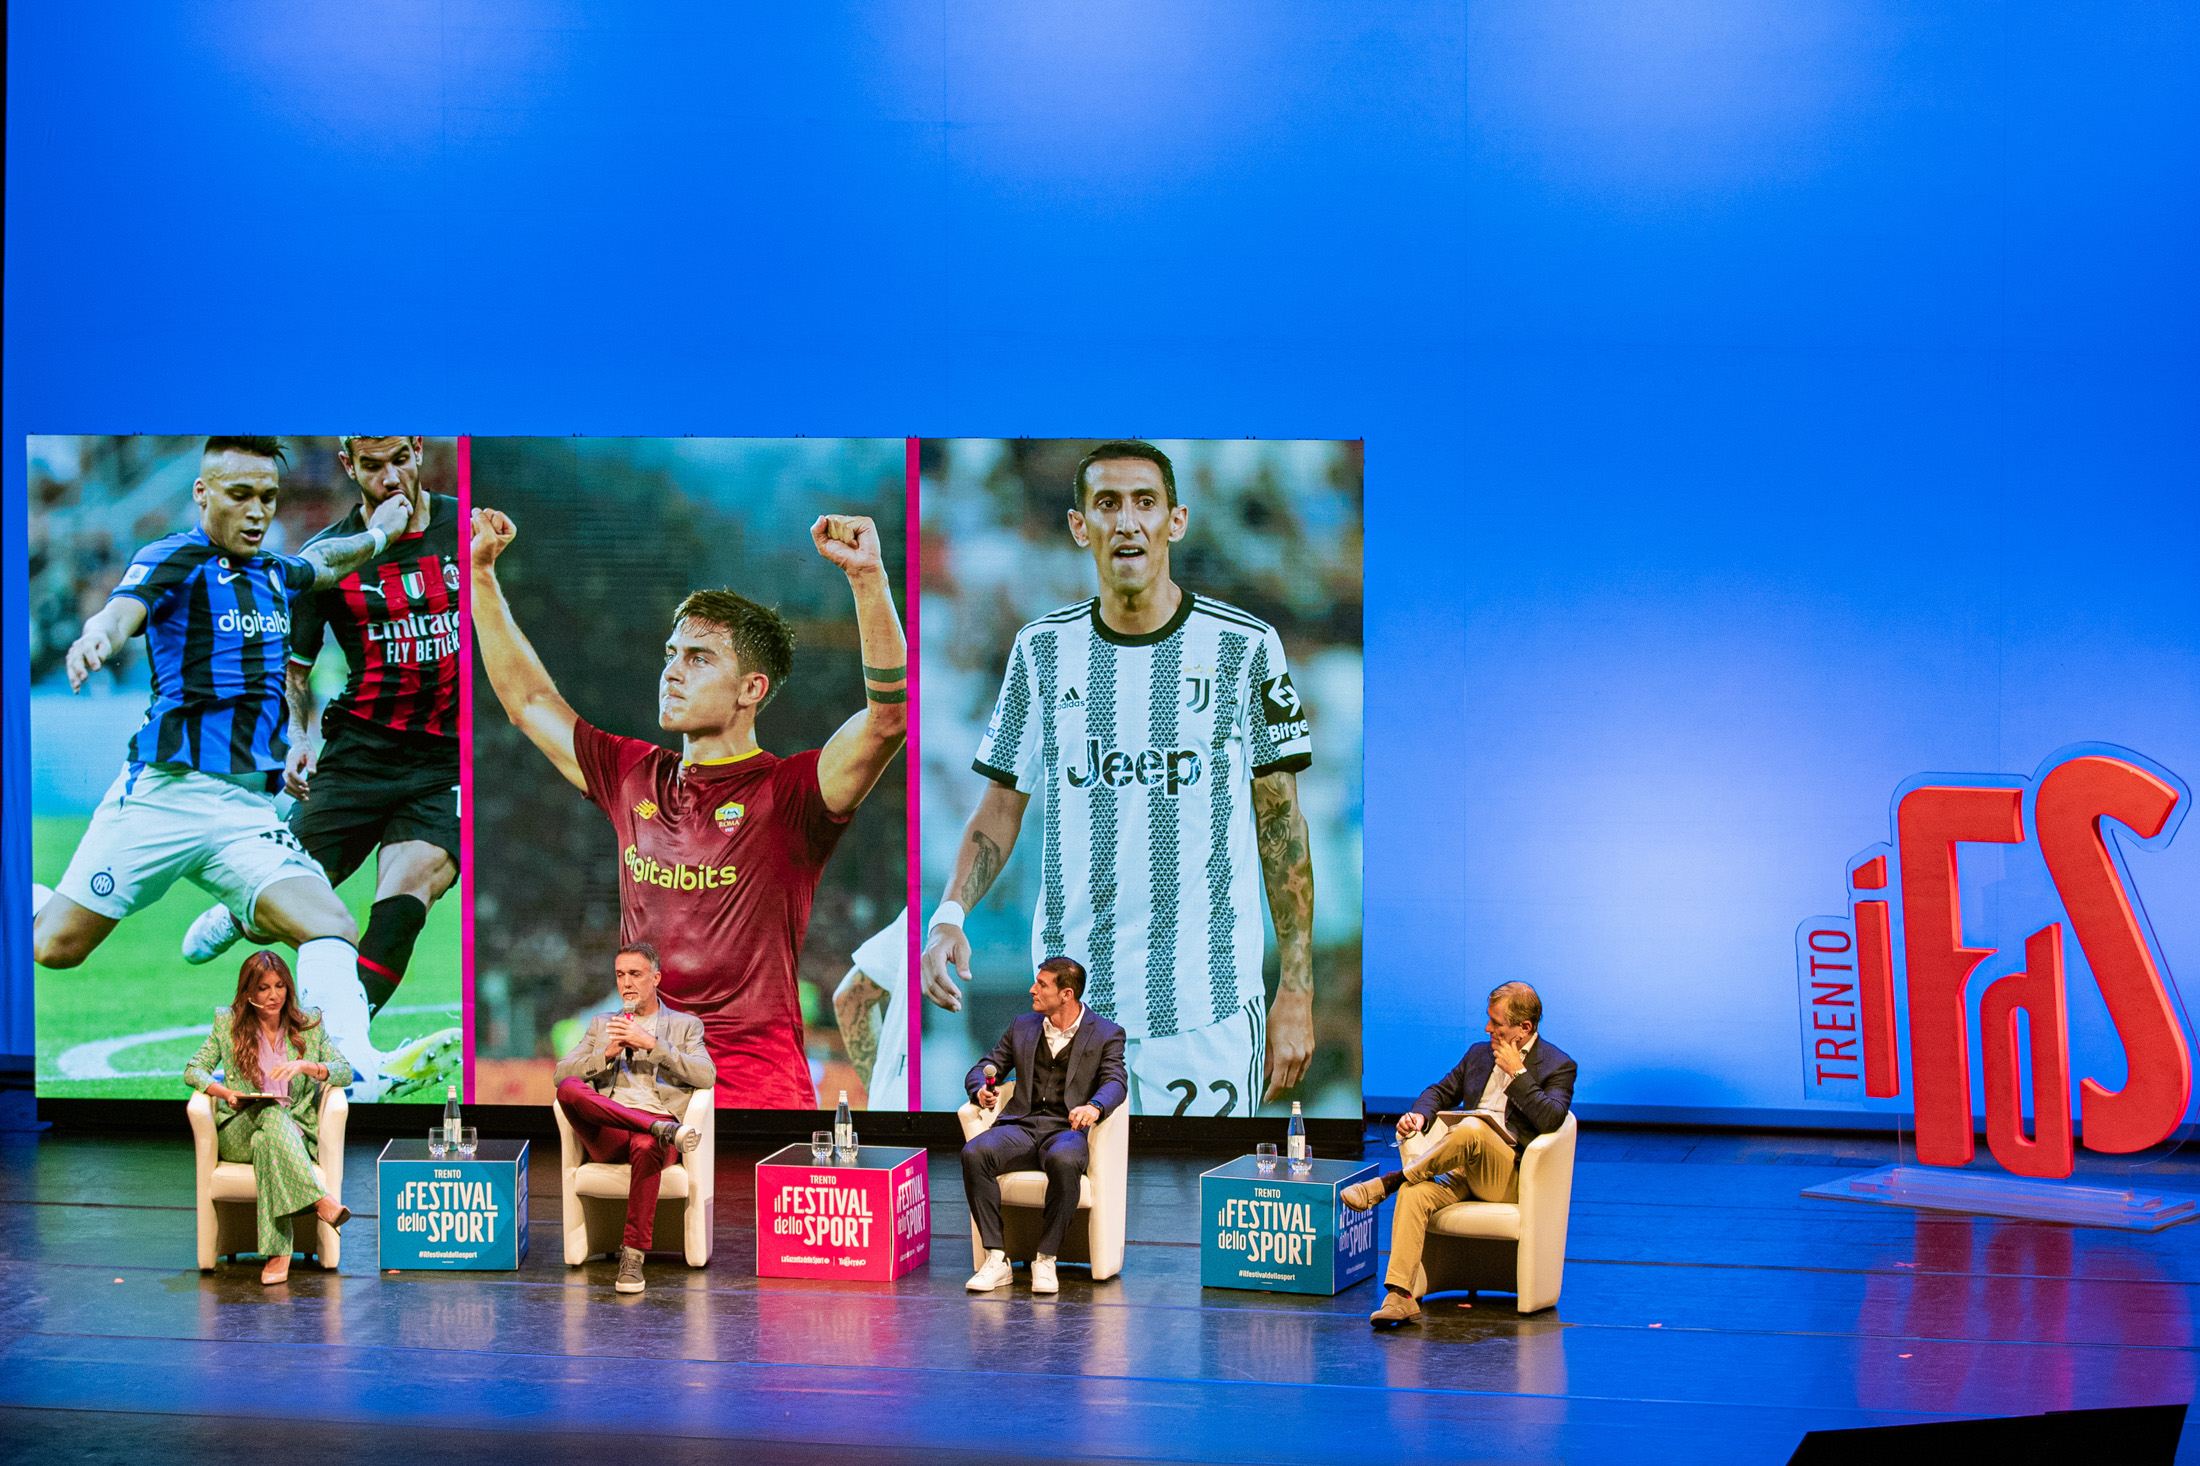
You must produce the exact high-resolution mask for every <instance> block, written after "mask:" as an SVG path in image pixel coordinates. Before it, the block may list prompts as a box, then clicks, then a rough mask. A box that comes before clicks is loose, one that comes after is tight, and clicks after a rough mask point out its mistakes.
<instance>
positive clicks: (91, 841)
mask: <svg viewBox="0 0 2200 1466" xmlns="http://www.w3.org/2000/svg"><path fill="white" fill-rule="evenodd" d="M292 876H311V877H313V878H314V879H315V880H317V881H320V882H322V883H323V884H324V885H325V884H326V883H327V881H328V873H327V872H325V871H323V870H322V869H321V866H320V863H319V862H318V861H316V860H314V859H313V857H312V856H310V855H307V854H306V852H305V847H304V846H302V845H300V844H299V843H298V837H297V836H295V835H293V834H291V833H290V827H289V826H288V825H285V824H284V823H283V821H282V818H281V816H279V815H278V814H277V813H276V812H275V799H274V796H273V795H269V794H260V793H255V792H254V791H252V790H250V789H242V788H239V787H238V786H237V785H235V784H232V783H230V782H229V781H228V780H226V779H217V778H215V777H214V776H213V775H211V774H202V773H200V772H199V771H198V770H196V769H186V768H181V767H178V766H177V765H174V764H145V765H141V766H137V767H134V768H133V767H125V768H124V769H123V771H122V772H121V774H119V775H118V776H116V778H115V781H114V783H113V784H111V785H109V786H108V789H107V797H106V798H105V799H102V800H101V801H100V802H99V809H98V810H97V811H96V812H94V814H93V815H92V823H91V826H90V828H88V829H87V830H85V832H84V838H83V839H82V840H80V841H78V842H77V846H76V854H75V855H74V856H73V857H71V858H70V860H69V869H68V873H67V874H66V875H64V876H62V877H61V882H60V884H59V885H57V886H55V887H54V889H55V890H56V891H58V892H59V893H60V894H61V895H64V896H66V897H68V898H69V899H70V900H71V901H74V902H75V903H76V904H77V905H79V906H81V907H83V908H84V909H85V910H86V911H92V912H97V913H98V914H99V915H101V916H105V917H110V918H112V919H114V920H116V921H120V920H121V919H122V918H123V917H125V916H128V915H129V914H130V913H131V912H133V911H142V910H144V909H145V908H146V907H148V906H150V905H152V904H153V903H154V902H155V901H158V900H159V899H160V898H161V897H163V896H165V895H167V894H168V888H169V887H170V886H172V885H174V884H175V883H176V880H177V878H178V877H183V878H185V879H188V880H190V881H191V882H192V883H193V884H195V885H197V886H199V887H201V888H202V889H204V890H205V892H206V893H207V894H208V895H210V896H212V897H213V898H214V899H215V900H217V901H219V902H221V903H222V904H223V905H224V906H227V907H228V908H229V909H230V911H231V912H232V913H233V914H234V915H235V916H236V917H237V919H238V920H239V921H240V922H242V923H243V924H245V925H246V926H250V925H251V924H252V909H253V907H254V906H256V905H258V904H259V900H260V893H261V892H263V891H265V890H266V889H267V888H268V887H269V886H272V885H274V884H275V883H276V882H277V881H284V880H289V879H290V878H291V877H292Z"/></svg>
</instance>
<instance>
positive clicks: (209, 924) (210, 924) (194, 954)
mask: <svg viewBox="0 0 2200 1466" xmlns="http://www.w3.org/2000/svg"><path fill="white" fill-rule="evenodd" d="M243 935H244V933H243V932H242V931H240V930H239V929H238V927H237V918H236V915H235V913H233V912H231V911H230V909H229V908H228V907H226V906H219V905H217V906H209V907H207V908H206V909H205V910H204V911H202V912H200V913H199V919H198V920H197V921H194V922H192V923H191V929H190V930H189V931H187V932H185V933H184V934H183V960H184V961H186V962H188V963H190V964H191V965H192V966H193V967H196V966H198V965H199V964H200V963H203V962H211V961H213V960H214V959H215V958H216V957H219V956H221V954H222V953H224V952H226V951H228V950H229V949H230V948H231V947H234V946H236V945H237V938H239V937H241V936H243Z"/></svg>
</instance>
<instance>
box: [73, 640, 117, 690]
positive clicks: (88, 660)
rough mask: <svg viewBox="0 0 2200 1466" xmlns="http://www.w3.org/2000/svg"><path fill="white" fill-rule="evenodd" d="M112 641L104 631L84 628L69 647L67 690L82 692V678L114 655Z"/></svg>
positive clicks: (88, 675) (89, 674) (96, 669)
mask: <svg viewBox="0 0 2200 1466" xmlns="http://www.w3.org/2000/svg"><path fill="white" fill-rule="evenodd" d="M114 650H115V648H114V643H113V642H111V641H109V640H108V639H107V633H106V632H104V631H97V630H93V629H92V628H90V627H87V628H85V631H84V634H83V635H82V636H80V637H78V638H77V639H76V641H75V642H74V643H73V644H72V645H71V646H70V647H69V691H71V692H82V691H83V690H84V680H85V679H86V678H87V677H90V676H91V675H92V674H93V673H94V672H97V671H98V670H99V669H100V667H101V666H103V665H104V664H105V663H106V661H107V658H109V657H110V656H112V655H114Z"/></svg>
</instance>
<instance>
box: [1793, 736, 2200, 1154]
mask: <svg viewBox="0 0 2200 1466" xmlns="http://www.w3.org/2000/svg"><path fill="white" fill-rule="evenodd" d="M2190 803H2191V799H2190V794H2189V791H2188V790H2187V788H2186V786H2185V784H2184V782H2183V781H2182V780H2181V779H2179V778H2178V777H2177V776H2176V775H2174V774H2172V773H2170V772H2169V771H2168V770H2166V769H2164V768H2162V767H2160V766H2159V765H2157V764H2155V763H2153V762H2151V761H2150V760H2148V759H2145V758H2143V757H2141V756H2140V755H2138V754H2135V753H2132V752H2130V751H2129V750H2127V749H2121V748H2112V747H2109V746H2106V745H2101V744H2087V745H2080V746H2078V747H2075V748H2068V749H2064V750H2062V751H2060V752H2058V753H2056V754H2054V755H2052V756H2050V757H2049V758H2048V759H2047V761H2046V762H2045V763H2043V764H2042V765H2041V766H2040V769H2039V772H2038V773H2037V774H2035V775H2034V776H2033V777H2032V778H2030V779H2023V778H2005V777H1995V776H1986V777H1981V776H1974V775H1954V776H1951V775H1941V774H1928V775H1922V776H1920V777H1918V778H1915V779H1912V780H1909V781H1907V782H1906V783H1904V784H1903V785H1902V787H1901V788H1900V789H1898V790H1897V791H1896V792H1895V798H1894V809H1893V819H1892V824H1893V840H1892V841H1891V843H1889V844H1885V845H1875V846H1872V847H1871V848H1869V849H1867V850H1865V851H1863V852H1862V853H1861V854H1859V855H1858V856H1856V857H1855V858H1854V859H1852V860H1851V861H1850V862H1849V868H1848V887H1849V913H1848V915H1847V916H1846V917H1816V918H1813V919H1811V920H1809V921H1806V922H1804V923H1803V924H1802V925H1801V926H1800V927H1799V928H1797V930H1796V934H1795V957H1796V983H1797V991H1798V997H1799V999H1800V1002H1801V1007H1802V1013H1803V1084H1804V1091H1805V1093H1806V1094H1808V1095H1809V1096H1810V1097H1811V1098H1813V1099H1820V1100H1837V1101H1844V1102H1852V1103H1853V1102H1856V1101H1859V1100H1870V1099H1894V1098H1896V1097H1898V1096H1900V1095H1901V1094H1902V1092H1903V1084H1904V1079H1905V1073H1904V1065H1903V1063H1902V1061H1901V1034H1902V1031H1903V1029H1904V1027H1905V1026H1906V1027H1907V1030H1908V1036H1909V1062H1908V1065H1907V1076H1906V1077H1907V1080H1908V1084H1909V1093H1910V1099H1911V1105H1912V1107H1913V1108H1914V1110H1915V1112H1916V1126H1917V1158H1918V1160H1919V1161H1921V1162H1923V1163H1925V1164H1927V1165H1935V1166H1960V1165H1963V1164H1965V1163H1966V1162H1968V1161H1969V1160H1970V1159H1971V1156H1972V1135H1973V1132H1974V1126H1973V1116H1974V1114H1975V1113H1976V1111H1975V1109H1974V1105H1973V1098H1974V1092H1975V1093H1976V1094H1977V1095H1978V1097H1979V1098H1981V1099H1983V1101H1984V1112H1985V1118H1986V1125H1985V1130H1986V1139H1987V1145H1988V1148H1989V1149H1990V1150H1991V1151H1992V1152H1993V1155H1994V1159H1996V1160H1997V1161H1999V1162H2000V1163H2001V1164H2002V1165H2003V1166H2004V1167H2006V1168H2007V1169H2009V1170H2010V1171H2013V1172H2015V1173H2016V1174H2018V1175H2022V1176H2039V1177H2062V1176H2068V1175H2069V1174H2070V1172H2071V1169H2072V1164H2073V1160H2074V1151H2073V1144H2074V1139H2073V1131H2074V1129H2075V1130H2076V1131H2077V1132H2079V1133H2082V1135H2083V1137H2084V1141H2085V1145H2086V1147H2087V1148H2088V1149H2090V1150H2097V1151H2106V1152H2117V1153H2125V1152H2130V1151H2136V1150H2144V1149H2145V1148H2147V1147H2148V1146H2150V1145H2153V1144H2156V1143H2157V1142H2159V1141H2161V1140H2164V1139H2166V1138H2167V1137H2168V1136H2169V1135H2170V1134H2171V1133H2172V1132H2173V1131H2174V1130H2175V1129H2176V1128H2177V1126H2178V1125H2179V1123H2181V1122H2182V1121H2183V1119H2184V1116H2185V1108H2186V1105H2187V1103H2188V1102H2189V1101H2190V1099H2191V1097H2192V1051H2191V1048H2190V1045H2189V1044H2188V1041H2187V1038H2186V1031H2185V1024H2184V1021H2183V1017H2182V1011H2181V1007H2180V1004H2179V1001H2178V997H2177V990H2176V986H2175V981H2174V979H2173V978H2172V976H2171V974H2170V972H2169V970H2168V967H2167V965H2166V964H2165V963H2164V962H2163V960H2162V957H2161V953H2160V949H2159V947H2158V946H2157V945H2156V943H2155V940H2154V936H2153V933H2152V931H2151V929H2150V928H2149V926H2148V924H2147V920H2146V913H2145V908H2144V906H2143V905H2142V904H2141V902H2140V900H2139V895H2138V889H2137V887H2136V886H2135V885H2134V883H2133V880H2132V876H2131V872H2130V870H2129V868H2128V866H2127V864H2126V860H2125V857H2126V854H2127V851H2128V850H2131V849H2137V850H2145V851H2153V850H2160V849H2162V848H2163V847H2165V846H2166V845H2168V843H2169V842H2170V840H2171V838H2172V837H2173V836H2174V835H2175V833H2176V828H2177V825H2178V823H2179V822H2180V821H2181V820H2182V819H2183V817H2184V812H2185V809H2186V807H2187V805H2189V804H2190ZM2086 978H2090V984H2089V985H2088V984H2087V983H2086V982H2085V979H2086ZM1974 992H1975V994H1976V997H1975V1000H1974V997H1973V994H1974ZM2074 1013H2075V1014H2078V1015H2079V1017H2080V1018H2081V1019H2082V1020H2083V1023H2082V1025H2081V1027H2082V1033H2081V1036H2082V1037H2084V1038H2085V1039H2086V1041H2087V1042H2086V1046H2085V1053H2086V1055H2087V1056H2089V1060H2085V1061H2081V1062H2079V1063H2078V1064H2076V1065H2074V1063H2073V1059H2072V1053H2073V1046H2072V1035H2073V1023H2074V1019H2073V1014H2074ZM1974 1045H1975V1046H1976V1048H1977V1049H1978V1064H1977V1066H1976V1068H1975V1069H1974V1066H1973V1064H1972V1058H1971V1051H1972V1049H1973V1047H1974ZM2119 1060H2120V1062H2119ZM2074 1067H2077V1068H2080V1069H2083V1070H2086V1071H2087V1072H2084V1073H2082V1074H2081V1075H2079V1076H2077V1077H2078V1080H2079V1082H2078V1085H2077V1106H2076V1114H2075V1117H2073V1113H2072V1104H2071V1098H2072V1090H2071V1081H2072V1078H2073V1077H2074V1076H2073V1072H2072V1071H2073V1068H2074ZM2119 1070H2120V1071H2121V1072H2120V1073H2119V1072H2117V1071H2119ZM2027 1074H2029V1083H2027V1082H2026V1076H2027ZM1974 1079H1975V1080H1976V1081H1977V1086H1976V1090H1975V1091H1974ZM1859 1089H1861V1093H1859V1092H1858V1091H1859ZM2027 1110H2029V1112H2030V1114H2031V1117H2032V1123H2031V1130H2030V1133H2027V1132H2026V1128H2025V1114H2026V1111H2027ZM2073 1118H2075V1120H2076V1125H2075V1126H2073V1123H2072V1122H2073Z"/></svg>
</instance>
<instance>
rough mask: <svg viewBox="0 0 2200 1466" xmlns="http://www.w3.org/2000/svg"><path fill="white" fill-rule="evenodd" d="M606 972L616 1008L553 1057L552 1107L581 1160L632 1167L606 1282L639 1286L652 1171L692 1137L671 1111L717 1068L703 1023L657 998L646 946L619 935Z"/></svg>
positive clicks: (679, 1111) (629, 1288) (650, 1214)
mask: <svg viewBox="0 0 2200 1466" xmlns="http://www.w3.org/2000/svg"><path fill="white" fill-rule="evenodd" d="M613 971H614V973H615V975H616V976H617V978H618V983H619V1000H620V1003H621V1006H622V1011H620V1012H617V1013H598V1014H597V1015H596V1016H595V1017H594V1018H591V1019H589V1020H588V1032H587V1033H585V1034H583V1035H582V1036H581V1041H580V1043H579V1045H578V1046H577V1047H575V1048H574V1050H573V1052H572V1053H570V1054H567V1055H566V1056H565V1057H564V1058H562V1059H560V1060H558V1067H557V1080H558V1108H559V1109H560V1110H563V1111H564V1112H565V1118H566V1122H567V1123H568V1124H570V1125H571V1126H572V1127H573V1135H574V1138H575V1139H577V1140H579V1141H580V1143H581V1147H582V1149H584V1150H586V1151H587V1152H588V1158H589V1159H590V1160H592V1161H605V1162H609V1163H610V1164H613V1165H622V1164H623V1165H627V1166H630V1167H632V1168H633V1171H632V1177H631V1180H630V1181H629V1184H628V1187H627V1193H626V1233H625V1236H624V1237H622V1238H621V1239H620V1240H621V1242H622V1244H623V1245H622V1246H621V1247H620V1248H619V1281H618V1283H617V1285H616V1286H617V1288H618V1290H619V1291H620V1292H621V1293H639V1292H641V1291H642V1258H643V1254H644V1253H646V1252H647V1251H648V1248H649V1243H650V1234H651V1232H652V1231H654V1230H655V1227H656V1223H657V1183H658V1177H659V1176H660V1175H661V1174H662V1173H663V1171H664V1168H665V1163H666V1162H667V1161H669V1160H671V1159H672V1152H673V1149H674V1147H678V1148H679V1149H680V1150H681V1151H683V1152H685V1151H691V1150H693V1149H695V1145H696V1142H697V1141H698V1140H700V1139H701V1138H702V1136H701V1133H700V1132H699V1131H697V1130H696V1128H695V1127H694V1126H692V1125H687V1124H683V1123H682V1122H681V1120H680V1118H679V1117H680V1116H682V1115H684V1114H686V1113H687V1104H688V1100H689V1099H690V1098H691V1097H692V1096H693V1095H694V1093H695V1092H696V1091H697V1090H699V1089H708V1088H710V1087H711V1086H712V1085H713V1084H715V1083H716V1082H717V1079H718V1071H717V1069H716V1067H715V1066H713V1065H712V1063H711V1059H710V1051H709V1050H708V1049H706V1048H704V1047H703V1020H702V1019H700V1018H697V1017H696V1016H695V1015H694V1014H692V1013H681V1012H676V1011H675V1010H673V1009H671V1008H668V1007H666V1006H665V1005H664V1004H663V1003H661V1002H659V1001H658V1000H657V980H658V966H657V951H656V949H655V948H654V947H652V946H650V945H649V943H647V942H629V943H628V944H627V945H626V946H623V947H621V948H620V949H619V956H618V960H617V962H616V963H614V964H613Z"/></svg>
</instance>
